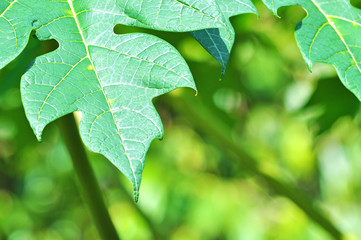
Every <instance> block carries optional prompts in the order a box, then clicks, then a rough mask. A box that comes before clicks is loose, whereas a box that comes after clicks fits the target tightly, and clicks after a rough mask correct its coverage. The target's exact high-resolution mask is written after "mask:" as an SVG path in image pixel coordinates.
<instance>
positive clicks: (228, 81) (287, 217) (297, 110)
mask: <svg viewBox="0 0 361 240" xmlns="http://www.w3.org/2000/svg"><path fill="white" fill-rule="evenodd" d="M254 2H255V5H256V7H257V9H258V11H259V13H260V17H259V18H258V17H257V16H255V15H251V14H245V15H242V16H238V17H234V18H232V23H233V25H234V27H235V29H236V34H237V36H236V43H235V45H234V49H233V52H232V54H231V57H230V62H229V64H228V69H227V73H226V76H225V77H224V78H223V79H222V80H221V81H219V76H220V73H221V67H220V64H219V63H217V62H216V60H214V59H213V58H212V57H211V56H210V55H209V54H208V53H207V52H206V51H205V50H204V49H203V48H202V47H201V46H200V45H199V44H198V43H197V42H196V40H194V39H193V38H192V37H191V35H190V34H188V33H164V32H155V31H149V30H144V29H135V28H129V27H125V26H117V27H116V28H115V31H116V32H117V33H127V32H133V31H135V32H139V31H141V32H148V33H151V34H155V35H157V36H159V37H160V38H163V39H165V40H167V41H168V42H170V43H171V44H172V45H173V46H175V47H176V48H177V49H178V50H179V51H180V53H181V54H182V55H183V56H184V58H185V59H186V61H187V62H188V64H189V66H190V69H191V71H192V73H193V75H194V78H195V81H196V84H197V87H198V95H197V96H195V93H194V91H192V90H190V89H179V90H176V91H174V92H172V93H170V94H168V95H165V96H161V97H159V98H157V99H155V100H154V103H155V105H156V107H157V109H158V111H159V114H160V115H161V118H162V120H163V124H164V129H165V137H164V140H162V141H154V142H153V143H152V146H151V148H150V150H149V152H148V155H147V159H146V165H145V170H144V176H143V182H142V186H141V192H140V201H139V203H137V204H135V203H134V202H133V200H132V197H131V194H132V187H131V184H130V182H128V181H127V180H126V179H125V178H124V177H123V176H122V175H121V173H120V172H119V171H118V170H117V169H116V168H115V167H114V166H112V165H111V163H110V162H108V161H107V160H106V159H105V158H104V157H102V156H100V155H98V154H94V153H90V152H89V153H88V155H89V157H90V159H91V164H92V166H93V168H94V170H95V172H96V175H97V178H98V180H99V182H100V185H101V188H102V190H103V192H104V196H105V199H106V203H107V205H108V209H109V212H110V214H111V217H112V219H113V221H114V223H115V225H116V228H117V230H118V232H119V234H120V236H121V237H122V238H123V239H154V238H155V237H156V236H158V238H161V239H163V238H164V239H174V240H183V239H184V240H186V239H187V240H188V239H195V240H198V239H199V240H201V239H219V240H221V239H235V240H243V239H244V240H267V239H269V240H273V239H277V240H289V239H292V240H305V239H317V240H323V239H325V240H327V239H332V238H331V236H330V235H329V234H328V233H327V232H326V231H325V230H324V229H323V228H322V227H320V226H319V225H318V224H317V223H315V222H314V221H312V220H311V219H310V218H309V217H308V215H307V214H306V213H305V212H304V211H302V210H301V209H300V208H299V207H297V206H296V205H295V204H294V202H292V201H290V200H289V198H287V197H284V196H283V197H282V196H280V195H278V194H276V192H275V191H274V189H272V185H270V184H268V183H267V181H264V179H262V178H260V176H259V175H258V174H257V173H255V172H254V171H250V169H249V166H247V164H242V163H243V162H242V159H239V157H238V156H237V154H232V153H230V152H231V151H232V148H234V147H236V148H239V151H240V152H245V153H247V154H248V155H250V156H252V160H253V161H254V163H255V164H256V165H257V166H258V168H259V169H260V170H261V171H262V172H263V173H265V174H267V175H269V176H271V177H273V178H275V179H278V180H279V181H281V182H283V183H285V184H287V185H288V186H289V187H290V188H292V189H295V190H296V191H298V192H301V193H302V194H304V195H305V196H309V197H311V198H312V201H313V203H312V204H314V205H315V206H318V207H319V208H320V209H321V210H322V211H323V212H324V213H325V215H326V216H327V218H328V219H329V220H330V221H331V222H333V223H334V224H335V225H336V226H337V228H338V229H339V230H340V231H342V232H343V233H344V234H345V235H346V236H347V239H361V238H360V236H361V228H360V226H361V205H360V201H361V175H360V174H359V173H360V171H361V135H360V133H361V111H360V104H359V102H358V101H357V99H356V97H354V96H353V95H352V94H351V93H350V92H348V91H347V90H346V89H345V88H344V87H343V86H342V84H341V82H340V81H339V80H338V78H337V75H336V73H335V71H334V69H333V68H332V67H331V66H328V65H323V64H315V65H314V68H313V69H312V72H313V73H312V74H311V73H310V72H309V70H308V69H307V67H306V64H305V63H304V61H303V59H302V57H301V54H300V52H299V50H298V47H297V44H296V42H295V39H294V28H295V26H296V24H297V23H298V22H299V21H300V20H301V19H302V18H303V17H304V16H305V12H304V11H303V10H302V9H301V8H300V7H287V8H282V9H280V11H279V15H280V16H281V17H282V18H281V19H277V18H275V17H274V16H273V15H272V14H271V13H270V11H269V10H267V9H266V8H265V6H264V5H263V4H262V3H261V2H260V1H254ZM353 3H355V4H356V3H357V1H353ZM54 48H56V43H55V42H53V41H49V42H46V43H40V42H39V41H38V40H36V39H35V38H34V37H32V38H31V41H30V43H29V45H28V47H27V49H26V51H25V52H24V53H23V54H22V55H21V56H20V57H19V58H18V59H16V60H15V61H13V62H12V63H11V64H9V65H8V66H7V67H6V68H5V69H3V70H2V71H1V72H0V239H10V240H18V239H21V240H22V239H24V240H32V239H36V240H37V239H49V240H61V239H64V240H68V239H69V240H71V239H99V237H98V233H97V231H96V229H95V227H94V225H93V223H92V221H91V218H90V215H89V213H88V211H87V208H86V206H85V204H84V203H83V201H82V198H81V196H80V193H79V191H78V188H77V187H78V184H77V181H76V177H75V175H74V172H73V168H72V163H71V160H70V158H69V155H68V153H67V150H66V147H65V145H64V143H63V140H62V137H61V134H60V131H59V128H58V125H57V123H56V122H55V123H53V124H51V125H50V126H49V127H47V128H46V130H45V133H44V137H43V143H37V141H36V139H35V136H34V135H33V133H32V131H31V129H30V126H29V124H28V122H27V120H26V118H25V115H24V110H23V108H22V104H21V98H20V92H19V82H20V77H21V74H22V73H23V72H24V71H25V69H26V66H27V64H29V63H30V61H31V60H32V59H33V58H34V57H36V56H37V55H40V54H44V53H46V52H48V51H49V50H52V49H54ZM202 117H203V118H202ZM202 119H206V121H204V120H202ZM225 139H228V141H226V140H225ZM232 144H233V145H232ZM230 150H231V151H230ZM237 151H238V150H237ZM233 152H234V151H233Z"/></svg>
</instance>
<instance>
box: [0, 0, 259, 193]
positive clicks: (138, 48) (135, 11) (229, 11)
mask: <svg viewBox="0 0 361 240" xmlns="http://www.w3.org/2000/svg"><path fill="white" fill-rule="evenodd" d="M1 4H2V5H1V9H2V10H1V11H0V12H2V14H1V17H2V23H1V25H0V26H1V29H4V33H3V34H2V35H1V36H2V38H4V39H0V44H3V45H2V46H6V48H5V52H3V54H2V55H1V58H0V63H1V65H0V67H3V66H4V65H5V64H7V63H8V62H10V61H11V60H12V59H13V58H15V57H16V55H18V54H19V53H20V52H21V51H22V50H23V48H24V47H25V45H26V43H27V39H28V36H29V34H30V32H31V30H32V29H34V30H35V31H36V36H37V37H38V38H39V39H40V40H49V39H52V38H54V39H56V40H57V41H58V42H59V48H58V49H57V50H56V51H54V52H52V53H49V54H46V55H44V56H41V57H38V58H37V59H36V60H35V61H34V62H33V63H32V65H31V66H30V67H29V69H28V71H27V72H26V73H25V74H24V76H23V80H22V84H21V86H22V87H21V92H22V99H23V104H24V107H25V111H26V115H27V117H28V119H29V122H30V125H31V126H32V128H33V130H34V132H35V134H36V136H37V138H38V139H39V140H41V134H42V132H43V129H44V128H45V126H46V125H47V124H49V123H50V122H52V121H54V120H55V119H57V118H60V117H62V116H64V115H66V114H68V113H71V112H74V111H80V112H81V113H82V120H81V123H80V132H81V136H82V138H83V141H84V142H85V144H86V145H87V146H88V147H89V149H90V150H92V151H94V152H98V153H101V154H103V155H105V156H106V157H107V158H108V159H109V160H110V161H111V162H112V163H113V164H114V165H115V166H117V168H118V169H119V170H120V171H122V172H123V173H124V174H125V175H126V176H127V178H128V179H130V180H131V181H132V183H133V184H134V191H135V198H136V199H137V198H138V190H139V186H140V181H141V175H142V171H143V167H144V159H145V154H146V152H147V150H148V147H149V145H150V143H151V141H152V140H153V139H154V138H159V139H161V138H162V137H163V126H162V123H161V120H160V118H159V116H158V114H157V113H156V111H155V109H154V107H153V104H152V102H151V100H152V99H153V98H154V97H156V96H159V95H161V94H164V93H167V92H169V91H171V90H173V89H175V88H178V87H191V88H194V89H195V84H194V82H193V79H192V76H191V73H190V71H189V69H188V67H187V65H186V63H185V61H184V60H183V58H182V57H181V56H180V55H179V54H178V52H177V51H176V50H175V49H174V48H173V47H171V46H170V45H169V44H167V43H165V42H164V41H162V40H160V39H158V38H155V37H153V36H151V35H146V34H135V33H133V34H124V35H120V36H119V35H115V34H114V33H113V28H114V26H115V25H116V24H118V23H121V24H125V25H134V26H138V27H146V28H151V29H157V30H167V31H193V30H198V29H204V28H212V29H213V30H214V31H217V32H218V33H220V34H219V35H209V39H207V36H202V33H201V32H195V33H194V36H195V37H196V38H198V39H199V40H200V41H201V43H202V44H203V45H204V46H205V47H206V48H207V49H208V50H209V51H210V52H211V53H212V54H215V56H216V58H217V59H219V60H220V61H221V63H222V65H223V68H224V69H225V65H226V63H227V60H226V59H228V56H229V53H230V50H231V47H232V44H233V41H234V30H233V28H232V26H231V25H230V23H229V20H228V18H229V17H230V16H232V15H235V14H239V13H243V12H246V11H245V8H246V10H250V11H253V12H254V11H255V9H254V8H253V7H252V5H250V4H251V3H250V2H249V1H246V3H243V2H238V1H229V4H230V6H227V5H225V3H222V4H221V5H220V6H218V4H217V3H216V2H215V1H214V2H209V1H208V0H207V1H189V3H186V2H179V1H161V2H160V3H159V4H157V3H156V2H154V1H152V2H149V1H145V2H143V1H141V2H139V1H130V2H129V1H127V2H125V1H121V2H115V1H107V2H104V3H98V2H97V1H71V0H69V1H66V2H52V1H47V0H43V1H32V0H28V1H21V2H18V1H15V0H14V1H13V2H7V1H2V2H1ZM154 6H156V7H154ZM230 7H232V8H230ZM233 7H234V8H233ZM235 10H236V11H235ZM13 19H15V20H13ZM218 28H219V29H218ZM201 31H205V32H206V30H201ZM209 31H211V30H209ZM9 36H10V37H9ZM210 41H215V42H216V43H218V44H213V45H209V42H210ZM223 41H224V43H223ZM221 43H222V44H223V45H225V46H226V51H225V52H222V51H223V50H222V47H223V45H222V44H221ZM218 46H220V47H218ZM219 52H220V53H221V55H222V56H220V55H217V54H218V53H219Z"/></svg>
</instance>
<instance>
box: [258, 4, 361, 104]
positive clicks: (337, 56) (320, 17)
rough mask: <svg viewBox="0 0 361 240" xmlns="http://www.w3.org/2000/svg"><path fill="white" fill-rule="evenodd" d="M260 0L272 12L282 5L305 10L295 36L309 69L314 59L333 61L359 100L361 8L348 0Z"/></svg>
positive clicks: (360, 80)
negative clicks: (305, 15)
mask: <svg viewBox="0 0 361 240" xmlns="http://www.w3.org/2000/svg"><path fill="white" fill-rule="evenodd" d="M263 1H264V3H265V4H266V5H267V6H268V8H270V10H271V11H273V13H274V14H275V15H277V9H278V8H280V7H282V6H290V5H296V4H297V5H300V6H302V7H303V8H304V9H306V11H307V17H306V18H305V19H304V20H303V21H302V22H301V23H300V24H299V25H298V26H297V28H296V33H295V35H296V39H297V43H298V46H299V48H300V50H301V53H302V56H303V58H304V59H305V61H306V63H307V65H308V66H309V68H310V69H311V68H312V64H313V63H314V62H321V63H328V64H332V65H333V66H334V67H335V68H336V71H337V73H338V76H339V77H340V79H341V81H342V83H343V84H344V85H345V86H346V88H348V89H349V90H350V91H351V92H353V93H354V94H355V95H356V97H357V98H358V99H359V100H361V10H360V9H357V8H355V7H353V6H352V5H351V4H350V1H349V0H333V1H329V0H263ZM335 97H337V96H335Z"/></svg>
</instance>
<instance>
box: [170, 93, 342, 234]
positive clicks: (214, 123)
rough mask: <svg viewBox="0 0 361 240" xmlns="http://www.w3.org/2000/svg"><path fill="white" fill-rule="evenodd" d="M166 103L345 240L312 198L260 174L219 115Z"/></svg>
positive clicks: (192, 104) (176, 100) (182, 101)
mask: <svg viewBox="0 0 361 240" xmlns="http://www.w3.org/2000/svg"><path fill="white" fill-rule="evenodd" d="M165 102H167V103H168V104H169V103H170V104H171V105H172V108H173V109H176V110H178V111H179V112H181V114H182V115H183V116H186V117H187V119H189V120H190V121H191V122H192V124H194V126H196V127H197V128H198V130H199V131H201V132H202V133H203V134H205V135H206V136H208V137H210V138H211V139H213V140H214V141H215V142H216V143H217V144H218V145H219V146H222V148H223V149H225V150H226V151H227V153H228V155H229V156H230V157H232V158H233V159H234V160H236V161H237V162H239V163H241V164H242V165H243V166H244V167H245V168H246V170H248V171H251V172H253V173H254V174H256V176H258V177H259V178H260V179H262V180H263V181H264V182H265V183H267V185H268V186H269V187H270V188H271V189H272V190H274V191H275V192H277V193H278V194H279V195H282V196H285V197H287V198H288V199H289V200H291V201H292V202H294V203H295V204H296V205H297V206H298V207H299V208H301V209H302V210H303V212H304V213H306V214H307V215H308V217H309V218H311V219H312V220H313V221H314V222H316V223H318V224H319V225H320V226H321V227H322V228H323V229H324V230H326V231H327V232H328V233H329V234H330V235H331V236H332V237H333V238H334V239H337V240H341V239H342V237H343V234H342V233H341V232H340V230H338V229H337V227H336V226H335V225H333V223H331V222H330V221H329V220H328V218H327V217H326V216H325V215H324V213H323V212H322V211H321V209H319V208H318V207H317V206H316V205H315V204H314V202H313V200H312V199H311V198H309V197H308V196H307V195H306V194H305V193H303V192H301V191H300V190H297V188H296V187H294V186H289V185H287V184H285V183H283V182H281V181H279V180H277V179H275V178H273V177H271V176H269V175H268V174H266V173H264V172H263V171H262V170H260V169H259V167H258V165H257V161H256V160H255V159H254V158H253V157H252V156H251V155H250V154H249V153H247V151H244V150H243V147H242V145H241V144H236V143H235V142H234V141H233V140H231V137H230V136H231V134H229V133H230V132H231V131H230V129H229V127H227V126H226V125H225V124H224V123H222V122H221V121H219V120H218V119H217V117H216V116H215V114H212V113H211V112H209V111H208V110H207V109H206V108H204V107H203V106H202V105H201V104H198V103H197V102H196V101H190V100H187V99H186V98H185V97H182V98H180V97H171V99H170V101H165ZM227 133H228V134H227Z"/></svg>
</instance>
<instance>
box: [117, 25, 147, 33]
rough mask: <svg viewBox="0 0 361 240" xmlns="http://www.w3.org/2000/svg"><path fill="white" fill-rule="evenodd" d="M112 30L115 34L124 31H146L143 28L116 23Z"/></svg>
mask: <svg viewBox="0 0 361 240" xmlns="http://www.w3.org/2000/svg"><path fill="white" fill-rule="evenodd" d="M113 32H114V33H115V34H126V33H139V32H146V30H145V29H144V28H138V27H132V26H126V25H123V24H117V25H115V27H114V28H113Z"/></svg>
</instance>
